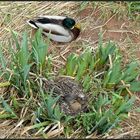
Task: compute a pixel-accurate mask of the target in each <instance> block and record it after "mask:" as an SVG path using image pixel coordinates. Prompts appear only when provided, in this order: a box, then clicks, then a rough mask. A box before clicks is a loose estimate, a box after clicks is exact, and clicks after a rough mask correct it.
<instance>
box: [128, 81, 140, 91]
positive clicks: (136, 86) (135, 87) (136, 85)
mask: <svg viewBox="0 0 140 140" xmlns="http://www.w3.org/2000/svg"><path fill="white" fill-rule="evenodd" d="M130 90H131V91H133V92H137V91H140V82H139V81H137V82H131V84H130Z"/></svg>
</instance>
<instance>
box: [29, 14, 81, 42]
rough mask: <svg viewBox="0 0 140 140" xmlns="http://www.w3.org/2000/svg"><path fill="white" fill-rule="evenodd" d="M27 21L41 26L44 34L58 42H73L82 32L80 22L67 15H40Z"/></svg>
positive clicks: (32, 25) (32, 24) (34, 26)
mask: <svg viewBox="0 0 140 140" xmlns="http://www.w3.org/2000/svg"><path fill="white" fill-rule="evenodd" d="M27 23H28V24H29V25H30V26H31V27H33V28H35V29H38V28H41V29H42V30H43V34H44V35H46V36H49V38H50V39H51V40H53V41H56V42H71V41H73V40H75V39H76V38H77V37H78V36H79V34H80V24H79V23H76V22H75V20H74V19H72V18H69V17H65V16H39V17H37V18H35V19H33V20H28V21H27Z"/></svg>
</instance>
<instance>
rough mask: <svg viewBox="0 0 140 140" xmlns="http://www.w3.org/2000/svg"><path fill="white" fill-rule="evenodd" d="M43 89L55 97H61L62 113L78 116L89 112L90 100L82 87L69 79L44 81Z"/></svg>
mask: <svg viewBox="0 0 140 140" xmlns="http://www.w3.org/2000/svg"><path fill="white" fill-rule="evenodd" d="M43 88H44V89H45V90H46V91H53V96H55V97H56V96H60V98H59V101H58V102H59V105H60V108H61V111H63V112H64V113H65V114H67V115H76V114H78V113H80V112H86V111H87V103H88V100H87V99H88V98H87V96H86V94H85V93H84V92H83V89H82V86H81V85H80V84H79V83H77V81H75V80H73V79H72V78H69V77H64V78H60V77H59V78H57V79H55V80H54V81H49V80H44V83H43Z"/></svg>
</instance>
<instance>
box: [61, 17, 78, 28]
mask: <svg viewBox="0 0 140 140" xmlns="http://www.w3.org/2000/svg"><path fill="white" fill-rule="evenodd" d="M74 25H75V20H74V19H72V18H68V17H67V18H65V19H64V20H63V26H64V27H66V28H68V29H71V28H73V27H74Z"/></svg>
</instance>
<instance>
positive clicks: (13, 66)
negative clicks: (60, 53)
mask: <svg viewBox="0 0 140 140" xmlns="http://www.w3.org/2000/svg"><path fill="white" fill-rule="evenodd" d="M41 32H42V31H41V30H38V31H37V33H36V34H35V37H34V38H33V39H31V41H30V44H31V49H29V40H28V36H27V34H26V33H24V34H23V37H22V41H21V43H19V41H18V37H17V36H16V35H15V34H14V32H12V38H13V39H14V45H15V46H16V47H15V48H13V42H11V41H10V42H9V45H10V46H9V51H10V53H11V63H10V64H9V66H7V63H8V62H7V61H5V60H6V59H5V58H4V56H3V54H2V49H1V50H0V61H1V64H2V69H1V75H2V76H3V78H4V79H5V81H6V82H8V84H7V86H8V85H9V84H10V86H9V89H14V91H15V93H16V94H15V95H12V97H10V98H8V97H7V96H8V95H9V94H8V95H7V96H5V95H3V97H2V98H1V105H2V108H3V110H4V112H5V113H3V115H1V116H0V117H1V118H4V119H6V118H7V119H8V118H11V119H20V117H21V116H26V117H25V118H26V119H25V126H27V127H25V130H24V132H23V133H25V132H27V131H30V130H35V132H36V135H37V134H40V135H43V137H45V138H46V137H47V135H46V134H48V133H49V134H48V135H49V136H51V135H54V133H55V135H59V134H60V133H61V134H63V136H64V137H69V136H71V135H72V133H73V132H74V131H76V130H78V131H77V137H84V136H86V135H89V134H92V133H94V132H97V134H104V133H107V132H108V131H110V130H111V129H112V128H117V127H118V126H119V122H121V121H123V120H124V119H126V118H128V113H129V111H130V110H131V107H132V105H133V103H134V101H135V96H134V95H132V94H130V93H132V92H135V91H140V88H139V84H140V83H139V82H138V81H137V80H136V78H137V77H138V75H139V71H138V64H137V62H131V63H130V64H128V65H127V66H124V65H123V63H122V62H123V57H122V56H121V53H120V51H119V49H118V48H117V47H116V45H115V44H114V43H112V42H111V41H110V42H108V43H107V44H106V45H105V46H104V44H103V42H102V37H101V36H100V40H99V47H98V49H97V50H94V51H93V50H92V49H91V48H90V47H89V48H87V49H86V50H85V51H84V52H83V53H82V54H80V55H78V54H70V55H69V56H68V58H67V62H66V65H65V66H64V67H63V68H62V69H61V70H60V72H59V74H60V75H61V74H63V75H66V76H72V77H75V79H76V80H77V82H79V83H81V84H82V86H83V90H84V91H85V94H86V95H87V96H88V97H89V102H88V107H87V108H88V110H87V112H84V113H80V114H78V115H76V116H67V115H65V114H64V113H63V112H61V110H60V107H59V104H58V100H59V96H58V97H56V98H54V97H52V96H51V95H52V93H50V92H48V91H45V90H44V89H43V88H42V83H43V81H42V77H44V78H50V77H49V74H48V73H49V72H53V71H52V66H51V60H50V61H49V63H48V62H47V60H46V57H49V55H50V54H48V53H47V50H48V47H49V43H45V42H44V41H43V39H42V35H41ZM1 85H3V87H4V85H5V84H4V83H1ZM9 92H10V90H9ZM52 92H53V91H52ZM23 99H24V101H21V100H23ZM9 104H10V105H9ZM25 107H27V108H29V112H27V111H26V112H24V115H23V111H20V110H22V109H23V108H25ZM25 114H26V115H25ZM28 125H30V126H28ZM52 125H53V126H52ZM62 126H63V127H62ZM60 128H64V129H60ZM60 130H61V131H60ZM50 131H51V132H52V133H51V134H50ZM59 132H60V133H59ZM81 132H83V133H82V135H81ZM23 133H22V134H23Z"/></svg>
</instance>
